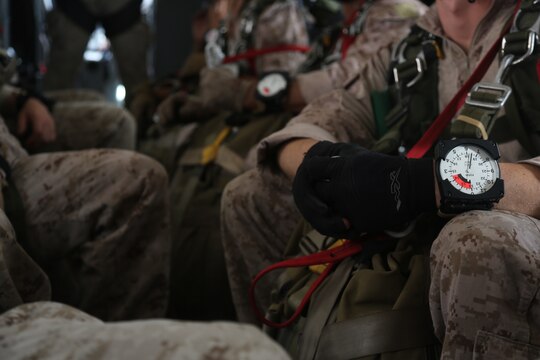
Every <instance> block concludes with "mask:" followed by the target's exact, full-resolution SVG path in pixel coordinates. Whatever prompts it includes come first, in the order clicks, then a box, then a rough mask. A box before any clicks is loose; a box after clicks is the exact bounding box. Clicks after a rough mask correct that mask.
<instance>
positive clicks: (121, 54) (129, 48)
mask: <svg viewBox="0 0 540 360" xmlns="http://www.w3.org/2000/svg"><path fill="white" fill-rule="evenodd" d="M85 2H88V1H85ZM90 2H91V1H90ZM108 2H109V3H110V5H108V6H110V7H111V9H113V8H114V4H115V3H118V2H119V1H118V0H115V1H108ZM120 2H123V3H125V2H126V1H125V0H120ZM100 5H102V4H100ZM90 10H93V8H92V7H90ZM115 10H116V9H115ZM47 34H48V36H49V38H50V41H51V50H50V54H49V61H48V70H47V74H46V75H45V79H44V84H45V89H47V90H57V89H66V88H72V87H73V86H74V83H75V76H76V74H77V71H78V70H79V66H80V65H81V63H82V59H83V54H84V51H85V49H86V44H87V43H88V39H89V38H90V35H91V34H89V33H88V32H86V31H85V30H83V29H82V28H80V27H79V26H77V25H76V24H75V23H73V22H72V21H71V20H70V19H69V18H67V17H66V16H65V15H64V14H62V13H61V12H60V11H58V10H56V9H55V10H52V11H51V12H49V13H48V14H47ZM109 40H110V41H111V46H112V51H113V53H114V57H115V60H116V63H117V64H118V71H119V72H120V78H121V79H122V82H123V84H124V86H125V87H126V90H127V93H128V94H129V93H131V91H132V90H133V89H134V88H135V87H136V86H137V85H138V84H141V83H143V82H145V81H147V80H148V75H147V61H146V57H147V51H148V47H149V45H150V32H149V28H148V25H147V24H146V23H145V22H143V21H139V22H138V23H136V24H135V25H133V26H132V27H131V28H129V29H128V30H127V31H125V32H124V33H121V34H118V35H116V36H114V37H113V38H112V39H109Z"/></svg>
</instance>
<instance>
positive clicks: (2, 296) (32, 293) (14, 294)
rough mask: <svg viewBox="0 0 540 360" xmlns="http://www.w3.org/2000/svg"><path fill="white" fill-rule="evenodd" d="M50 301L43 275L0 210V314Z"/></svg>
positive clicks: (49, 286)
mask: <svg viewBox="0 0 540 360" xmlns="http://www.w3.org/2000/svg"><path fill="white" fill-rule="evenodd" d="M50 298H51V284H50V283H49V279H48V278H47V275H45V273H44V272H43V270H41V268H40V267H39V266H38V265H37V264H36V263H35V262H34V260H32V258H31V257H30V256H29V255H28V254H27V253H26V251H24V249H23V248H22V247H21V246H20V245H19V243H18V242H17V240H16V237H15V230H14V229H13V227H12V226H11V223H10V222H9V220H8V218H7V217H6V214H5V213H4V211H3V210H1V209H0V313H3V312H5V311H8V310H10V309H12V308H14V307H16V306H19V305H21V304H24V303H27V302H34V301H43V300H49V299H50Z"/></svg>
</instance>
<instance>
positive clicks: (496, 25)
mask: <svg viewBox="0 0 540 360" xmlns="http://www.w3.org/2000/svg"><path fill="white" fill-rule="evenodd" d="M435 6H436V5H433V6H432V7H431V9H430V10H429V11H428V12H427V13H426V14H425V15H424V16H423V17H422V18H420V19H419V21H418V25H419V26H420V27H421V28H423V29H425V30H427V31H428V32H431V33H433V34H435V35H437V36H439V37H440V38H441V39H442V46H443V52H444V54H445V57H444V59H440V60H439V69H438V77H439V85H438V94H439V108H440V109H443V108H444V107H445V106H446V104H447V103H448V102H449V101H450V100H451V99H452V97H453V96H454V94H455V93H456V92H457V91H458V90H459V89H460V87H461V86H462V85H463V84H464V82H465V81H466V80H467V79H468V78H469V76H470V74H471V73H472V71H473V70H474V69H475V68H476V65H477V64H478V63H479V61H480V60H481V59H482V58H483V57H484V55H485V53H486V52H487V51H488V50H489V48H490V47H491V45H492V44H493V43H494V42H495V41H496V39H498V37H499V34H500V33H501V31H502V28H503V26H504V24H505V23H506V22H507V20H508V19H509V18H510V16H511V15H512V11H513V1H511V0H505V1H496V2H493V4H492V8H491V10H490V11H489V12H488V14H487V15H486V16H485V18H484V19H483V20H482V21H481V23H480V24H479V26H478V28H477V29H476V34H475V35H474V37H473V42H472V43H471V46H470V48H469V51H468V52H465V51H464V50H463V49H462V48H461V47H460V46H459V45H458V44H457V43H455V42H453V41H452V40H450V39H448V38H447V37H446V36H445V34H444V32H443V30H442V27H441V24H440V21H439V17H438V14H437V10H436V7H435ZM390 60H391V47H390V46H388V47H386V48H382V49H381V50H380V51H379V53H377V54H376V56H373V57H372V58H371V59H370V60H369V61H368V62H367V63H366V65H365V66H364V67H363V69H362V70H361V72H360V79H361V81H362V83H363V84H362V85H363V89H361V90H360V93H355V92H354V89H353V90H352V91H350V92H347V91H345V90H336V91H333V92H331V93H329V94H327V95H325V96H323V97H320V98H318V99H317V100H315V101H314V102H313V103H311V104H310V105H309V106H307V107H306V108H305V109H304V111H302V113H300V115H298V116H297V117H295V118H293V119H292V120H291V121H290V122H289V123H288V124H287V126H286V127H285V128H284V129H282V130H281V131H278V132H276V133H274V134H272V135H270V136H269V137H267V138H265V139H263V140H262V141H261V143H260V144H259V147H258V156H259V159H258V161H259V163H260V164H262V165H272V166H274V165H275V161H276V158H275V154H276V151H277V149H279V147H280V146H281V145H282V144H284V143H285V142H287V141H289V140H291V139H294V138H312V139H315V140H329V141H339V142H354V143H358V144H360V145H362V146H365V147H370V146H371V145H373V143H374V142H375V140H376V139H375V123H374V116H373V110H372V106H371V99H370V96H369V93H370V92H371V91H372V90H375V89H384V88H385V87H386V86H387V78H386V76H387V72H388V68H389V64H390ZM498 68H499V62H498V60H496V61H494V62H493V64H492V65H491V67H490V68H489V69H488V71H487V73H486V75H485V76H484V80H485V81H493V80H494V78H495V75H496V73H497V70H498ZM356 89H358V87H357V88H356ZM538 141H540V138H538ZM499 147H500V152H501V161H510V162H515V161H526V162H528V163H531V164H534V165H537V166H540V157H537V158H534V159H529V158H530V155H529V154H527V153H526V151H525V150H524V149H523V148H522V147H521V146H520V144H519V143H517V141H511V142H508V143H503V144H499ZM526 159H529V160H526Z"/></svg>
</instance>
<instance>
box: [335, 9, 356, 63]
mask: <svg viewBox="0 0 540 360" xmlns="http://www.w3.org/2000/svg"><path fill="white" fill-rule="evenodd" d="M358 16H360V11H356V12H355V13H354V14H352V15H351V16H350V17H349V18H348V19H347V20H346V21H345V23H344V26H343V29H344V30H345V29H346V28H347V27H348V26H350V25H352V24H353V23H354V22H355V21H356V19H357V18H358ZM355 39H356V35H350V34H347V33H345V32H343V33H342V34H341V49H340V50H341V59H342V60H343V59H345V58H346V57H347V52H348V51H349V48H350V47H351V45H352V44H353V43H354V40H355Z"/></svg>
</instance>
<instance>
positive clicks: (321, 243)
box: [298, 230, 337, 255]
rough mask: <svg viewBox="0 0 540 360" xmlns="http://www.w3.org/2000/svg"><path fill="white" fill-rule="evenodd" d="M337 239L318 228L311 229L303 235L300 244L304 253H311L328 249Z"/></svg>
mask: <svg viewBox="0 0 540 360" xmlns="http://www.w3.org/2000/svg"><path fill="white" fill-rule="evenodd" d="M336 240H337V239H335V238H332V237H329V236H326V235H323V234H321V233H320V232H318V231H317V230H311V231H310V232H308V233H307V234H306V235H304V236H302V238H301V239H300V242H299V244H298V246H299V248H300V252H301V253H302V254H303V255H309V254H314V253H316V252H318V251H321V250H325V249H327V248H328V247H329V246H330V245H332V244H333V243H334V242H336Z"/></svg>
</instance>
